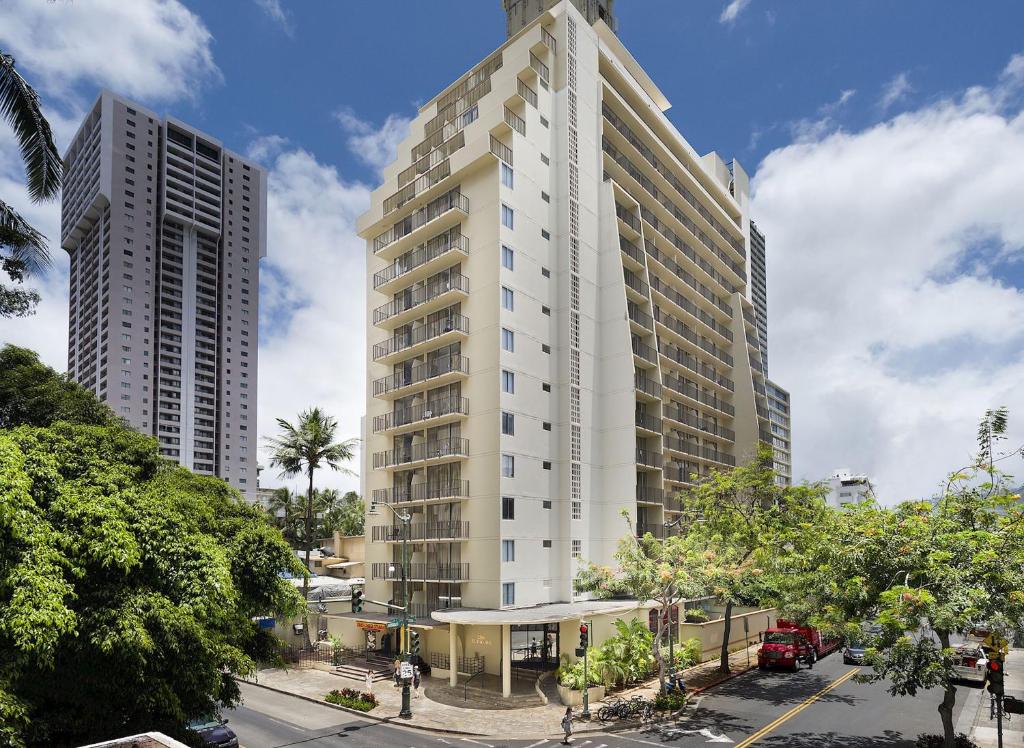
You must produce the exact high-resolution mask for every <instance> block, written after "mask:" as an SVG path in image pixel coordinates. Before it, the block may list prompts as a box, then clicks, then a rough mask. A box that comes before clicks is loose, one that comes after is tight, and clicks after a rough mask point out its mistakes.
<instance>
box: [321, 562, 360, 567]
mask: <svg viewBox="0 0 1024 748" xmlns="http://www.w3.org/2000/svg"><path fill="white" fill-rule="evenodd" d="M362 565H363V562H362V561H339V562H338V563H336V564H327V568H328V569H347V568H348V567H350V566H362Z"/></svg>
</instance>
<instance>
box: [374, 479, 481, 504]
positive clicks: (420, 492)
mask: <svg viewBox="0 0 1024 748" xmlns="http://www.w3.org/2000/svg"><path fill="white" fill-rule="evenodd" d="M466 498H469V481H468V480H454V481H444V482H441V483H433V482H430V481H427V482H426V483H414V484H412V485H411V486H405V487H403V488H378V489H375V490H374V492H373V503H374V504H404V503H407V502H410V501H438V500H440V501H451V500H453V499H466Z"/></svg>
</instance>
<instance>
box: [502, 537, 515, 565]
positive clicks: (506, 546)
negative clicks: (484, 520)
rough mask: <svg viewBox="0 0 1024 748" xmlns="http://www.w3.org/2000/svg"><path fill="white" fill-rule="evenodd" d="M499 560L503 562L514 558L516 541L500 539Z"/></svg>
mask: <svg viewBox="0 0 1024 748" xmlns="http://www.w3.org/2000/svg"><path fill="white" fill-rule="evenodd" d="M501 560H502V561H503V562H505V563H508V562H509V561H515V560H516V541H514V540H502V541H501Z"/></svg>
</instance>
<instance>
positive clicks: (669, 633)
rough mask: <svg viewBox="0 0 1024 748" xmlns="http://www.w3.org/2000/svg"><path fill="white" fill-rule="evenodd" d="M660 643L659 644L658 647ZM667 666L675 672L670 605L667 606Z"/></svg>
mask: <svg viewBox="0 0 1024 748" xmlns="http://www.w3.org/2000/svg"><path fill="white" fill-rule="evenodd" d="M660 646H661V645H659V647H660ZM668 667H669V670H671V671H672V672H673V673H674V672H675V667H676V660H675V658H674V657H673V656H672V606H671V605H669V606H668Z"/></svg>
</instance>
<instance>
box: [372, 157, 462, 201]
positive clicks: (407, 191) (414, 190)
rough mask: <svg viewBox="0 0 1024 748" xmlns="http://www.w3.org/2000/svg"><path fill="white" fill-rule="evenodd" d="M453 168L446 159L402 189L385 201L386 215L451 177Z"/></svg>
mask: <svg viewBox="0 0 1024 748" xmlns="http://www.w3.org/2000/svg"><path fill="white" fill-rule="evenodd" d="M451 173H452V167H451V162H450V161H448V159H445V160H444V161H442V162H441V163H439V164H438V165H437V166H435V167H434V168H433V169H431V170H430V171H428V172H427V173H426V174H423V175H422V176H419V177H417V178H416V179H415V181H413V182H410V183H409V184H407V185H405V187H402V188H401V189H400V190H399V191H398V192H396V193H395V194H393V195H391V196H390V197H387V198H385V199H384V215H387V214H388V213H393V212H394V211H396V210H398V209H399V208H401V207H402V206H403V205H405V204H406V203H407V202H409V201H410V200H412V199H413V198H414V197H416V196H417V195H418V194H420V193H421V192H423V191H424V190H427V189H429V188H431V187H433V186H434V185H435V184H437V183H438V182H440V181H441V180H442V179H447V178H448V177H449V176H451Z"/></svg>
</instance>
